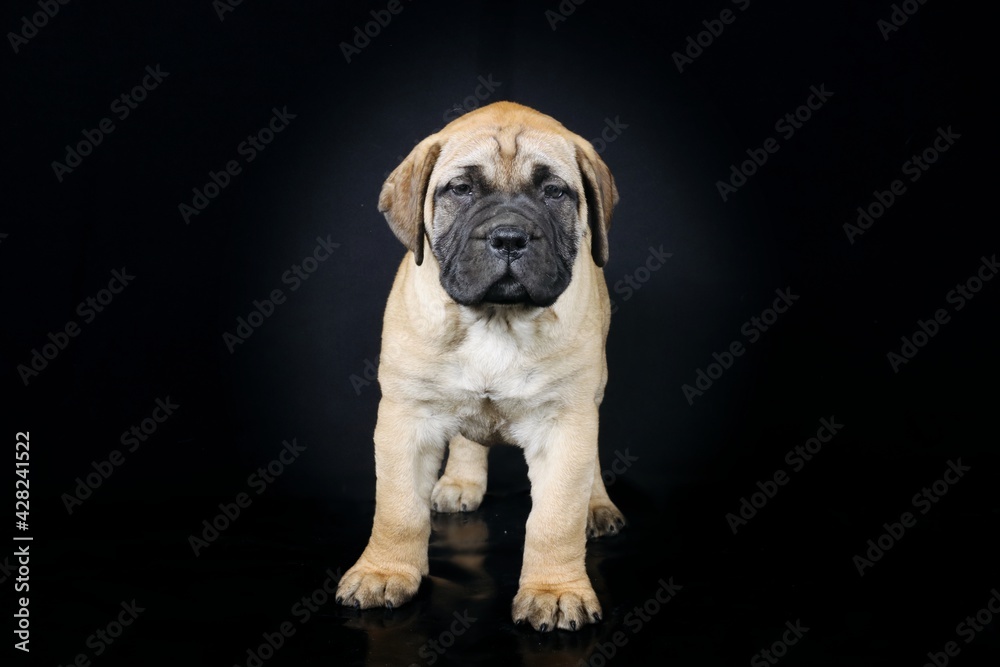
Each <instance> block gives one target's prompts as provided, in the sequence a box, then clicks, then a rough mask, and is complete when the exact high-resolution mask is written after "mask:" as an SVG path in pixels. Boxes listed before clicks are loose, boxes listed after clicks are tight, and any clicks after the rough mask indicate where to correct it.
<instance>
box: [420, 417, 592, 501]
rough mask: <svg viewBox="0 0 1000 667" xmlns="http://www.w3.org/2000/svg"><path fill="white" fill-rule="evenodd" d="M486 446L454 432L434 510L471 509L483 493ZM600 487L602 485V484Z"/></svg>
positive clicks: (435, 493) (484, 491)
mask: <svg viewBox="0 0 1000 667" xmlns="http://www.w3.org/2000/svg"><path fill="white" fill-rule="evenodd" d="M489 451H490V450H489V448H487V447H484V446H483V445H480V444H479V443H478V442H473V441H472V440H469V439H468V438H466V437H464V436H461V435H456V436H455V437H454V438H452V439H451V443H450V444H449V445H448V463H447V465H446V466H445V468H444V474H443V475H441V479H439V480H438V481H437V484H435V485H434V492H433V493H432V494H431V509H433V510H434V511H435V512H473V511H475V510H477V509H479V504H480V503H481V502H483V494H484V493H486V457H487V455H488V454H489ZM602 488H603V487H602Z"/></svg>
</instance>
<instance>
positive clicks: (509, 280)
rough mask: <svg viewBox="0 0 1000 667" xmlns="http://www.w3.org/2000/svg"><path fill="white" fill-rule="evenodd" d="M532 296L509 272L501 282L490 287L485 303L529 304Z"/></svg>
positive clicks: (484, 297) (498, 281)
mask: <svg viewBox="0 0 1000 667" xmlns="http://www.w3.org/2000/svg"><path fill="white" fill-rule="evenodd" d="M530 301H531V296H530V295H529V294H528V290H527V288H525V286H524V285H522V284H521V283H520V282H519V281H518V280H517V278H515V277H514V276H512V275H511V274H510V272H509V271H508V272H507V273H505V274H504V275H503V276H502V277H501V278H500V279H499V280H497V281H496V282H495V283H493V284H492V285H490V287H489V289H487V290H486V294H484V295H483V303H497V304H513V303H528V302H530Z"/></svg>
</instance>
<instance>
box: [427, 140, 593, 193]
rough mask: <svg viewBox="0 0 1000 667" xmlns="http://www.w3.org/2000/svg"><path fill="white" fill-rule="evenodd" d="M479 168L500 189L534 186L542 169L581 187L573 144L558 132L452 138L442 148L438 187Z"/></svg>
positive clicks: (436, 168)
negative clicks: (531, 184) (472, 168)
mask: <svg viewBox="0 0 1000 667" xmlns="http://www.w3.org/2000/svg"><path fill="white" fill-rule="evenodd" d="M469 167H478V168H479V172H480V173H481V175H482V177H483V178H485V179H486V180H487V181H488V182H490V183H494V184H497V185H500V186H510V187H514V188H516V187H518V186H520V185H523V184H528V183H531V182H532V179H533V176H534V174H537V173H538V169H539V167H544V168H547V171H548V173H551V174H552V175H554V176H557V177H559V178H561V179H563V180H564V181H566V182H567V183H568V184H569V185H570V186H571V187H574V188H579V187H580V169H579V166H578V165H577V163H576V150H575V146H574V145H573V142H572V141H571V140H570V139H569V138H567V137H564V136H562V135H561V134H558V133H555V132H549V131H545V130H540V129H537V128H531V127H524V126H512V127H511V126H508V127H492V128H482V129H481V130H478V131H475V132H471V133H462V134H461V135H453V136H451V137H449V138H448V139H447V140H446V141H445V142H444V143H443V144H442V146H441V153H440V155H439V156H438V161H437V165H436V166H435V168H434V173H433V176H432V179H433V180H434V182H435V183H437V184H443V183H447V182H448V181H449V180H451V179H453V178H455V177H457V176H461V175H463V174H465V173H467V171H468V168H469Z"/></svg>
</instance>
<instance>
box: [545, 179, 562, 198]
mask: <svg viewBox="0 0 1000 667" xmlns="http://www.w3.org/2000/svg"><path fill="white" fill-rule="evenodd" d="M543 192H544V193H545V196H546V197H548V198H549V199H559V198H561V197H562V196H563V194H564V192H563V189H562V188H561V187H559V186H558V185H553V184H551V183H550V184H549V185H546V186H545V189H544V190H543Z"/></svg>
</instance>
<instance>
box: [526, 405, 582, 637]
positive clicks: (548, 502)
mask: <svg viewBox="0 0 1000 667" xmlns="http://www.w3.org/2000/svg"><path fill="white" fill-rule="evenodd" d="M530 437H531V438H532V441H531V442H526V443H524V445H523V446H524V456H525V459H527V461H528V478H529V479H530V480H531V513H530V514H529V515H528V523H527V526H526V529H525V540H524V564H523V566H522V568H521V581H520V588H519V590H518V592H517V595H516V596H515V597H514V604H513V609H512V611H513V617H514V621H515V622H521V621H527V622H528V623H530V624H531V625H532V626H533V627H534V628H535V629H536V630H541V631H542V632H545V631H549V630H554V629H555V628H557V627H558V628H562V629H565V630H576V629H578V628H581V627H583V626H584V625H585V624H587V623H593V622H595V621H597V620H599V619H600V618H601V605H600V603H599V602H598V601H597V596H596V595H595V594H594V589H593V587H592V586H591V584H590V578H589V577H588V576H587V571H586V567H585V564H584V558H585V555H586V549H587V535H586V527H587V514H588V503H589V500H590V495H591V489H592V487H593V484H594V463H595V461H596V460H597V456H596V452H597V407H596V406H594V407H593V408H592V409H590V410H586V409H584V410H582V411H580V412H577V413H574V414H565V415H561V416H560V419H559V421H558V422H551V423H550V426H549V427H548V428H545V429H541V430H538V431H536V432H534V433H532V434H531V436H530Z"/></svg>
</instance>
